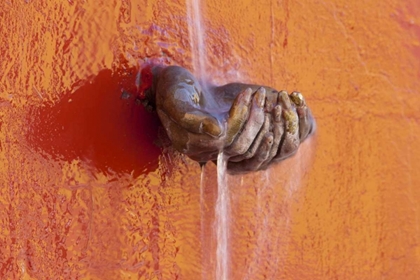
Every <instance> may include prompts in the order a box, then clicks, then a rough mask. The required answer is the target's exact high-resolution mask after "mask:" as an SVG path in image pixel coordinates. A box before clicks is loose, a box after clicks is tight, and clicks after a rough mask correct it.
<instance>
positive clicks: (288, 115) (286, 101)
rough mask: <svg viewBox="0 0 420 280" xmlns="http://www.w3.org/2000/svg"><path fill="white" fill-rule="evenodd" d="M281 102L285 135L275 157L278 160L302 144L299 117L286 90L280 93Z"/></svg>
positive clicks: (293, 151) (292, 152)
mask: <svg viewBox="0 0 420 280" xmlns="http://www.w3.org/2000/svg"><path fill="white" fill-rule="evenodd" d="M279 102H280V103H281V104H282V105H283V119H284V136H283V140H282V142H280V148H279V151H278V152H277V155H276V156H275V158H274V159H275V160H276V161H278V160H282V159H285V158H287V157H289V156H291V155H292V154H294V153H295V152H296V151H297V149H298V147H299V144H300V141H299V118H298V115H297V113H296V111H295V109H294V108H293V106H292V104H291V102H290V98H289V96H288V95H287V92H286V91H281V92H280V93H279Z"/></svg>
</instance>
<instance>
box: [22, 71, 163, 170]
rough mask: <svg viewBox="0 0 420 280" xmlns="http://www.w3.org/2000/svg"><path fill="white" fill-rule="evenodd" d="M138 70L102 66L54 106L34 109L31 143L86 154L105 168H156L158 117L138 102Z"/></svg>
mask: <svg viewBox="0 0 420 280" xmlns="http://www.w3.org/2000/svg"><path fill="white" fill-rule="evenodd" d="M136 73H137V69H135V68H127V67H125V66H124V67H121V68H119V69H114V70H110V69H106V70H102V71H101V72H100V73H99V74H98V75H97V76H96V77H94V78H93V79H92V80H91V81H86V82H84V85H82V86H81V87H79V88H78V89H76V90H75V91H74V92H72V93H68V94H65V95H64V98H62V99H61V101H60V102H59V103H57V104H55V105H54V106H46V107H44V108H41V109H35V110H33V111H32V112H31V114H29V115H28V122H31V123H32V125H31V129H30V132H29V133H28V135H27V139H28V141H29V143H30V144H31V145H32V146H33V147H34V148H36V149H41V150H43V151H44V152H46V153H48V154H50V155H52V156H53V157H54V158H58V159H62V160H66V161H71V160H74V159H82V160H84V161H86V162H89V163H90V164H91V165H92V166H93V167H95V168H98V169H99V170H101V171H104V172H107V171H110V170H112V171H115V172H132V171H134V175H135V176H137V175H139V174H141V173H144V172H150V171H152V170H155V169H156V168H157V166H158V157H159V155H160V154H161V149H160V148H159V147H158V146H157V145H156V143H155V142H156V140H157V136H158V129H159V125H160V121H159V119H158V117H157V114H156V113H152V112H148V111H146V109H144V107H143V106H141V105H139V104H137V103H136V101H135V97H136V96H135V95H136V89H135V76H136ZM29 120H30V121H29Z"/></svg>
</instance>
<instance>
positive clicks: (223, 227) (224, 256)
mask: <svg viewBox="0 0 420 280" xmlns="http://www.w3.org/2000/svg"><path fill="white" fill-rule="evenodd" d="M226 166H227V158H226V157H225V156H224V154H223V152H220V153H219V155H218V157H217V186H218V189H217V200H216V211H215V216H216V217H215V218H216V219H215V229H216V238H217V249H216V279H218V280H225V279H228V276H229V265H228V262H229V223H230V218H229V214H230V213H229V210H230V200H229V192H228V185H227V181H226Z"/></svg>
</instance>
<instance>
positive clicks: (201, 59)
mask: <svg viewBox="0 0 420 280" xmlns="http://www.w3.org/2000/svg"><path fill="white" fill-rule="evenodd" d="M186 5H187V16H188V21H189V24H188V33H189V37H190V44H191V55H192V65H193V72H194V74H195V76H196V77H197V78H198V79H204V78H205V77H206V73H205V65H206V51H205V42H204V36H205V29H204V24H203V22H202V16H201V1H199V0H187V3H186ZM226 164H227V162H226V158H225V156H224V154H223V152H221V153H219V155H218V158H217V187H218V188H217V200H216V206H215V218H214V227H213V230H214V231H215V234H214V236H215V237H216V244H217V245H216V246H217V248H216V279H217V280H226V279H228V277H229V255H230V254H229V244H228V242H229V223H230V219H229V214H230V202H229V193H228V186H227V182H226ZM204 187H205V186H204V166H202V168H201V182H200V208H201V218H202V221H201V232H202V233H201V234H202V235H201V239H202V242H203V243H204V242H206V239H205V233H204V230H205V228H206V227H205V224H204V223H205V220H204V216H205V201H204ZM203 246H206V244H203ZM203 257H204V256H203ZM203 277H205V276H204V275H203Z"/></svg>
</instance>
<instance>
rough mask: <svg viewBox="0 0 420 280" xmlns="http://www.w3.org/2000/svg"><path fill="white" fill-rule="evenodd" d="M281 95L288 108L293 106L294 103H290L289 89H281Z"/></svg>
mask: <svg viewBox="0 0 420 280" xmlns="http://www.w3.org/2000/svg"><path fill="white" fill-rule="evenodd" d="M279 97H280V100H281V101H282V103H283V105H284V107H285V108H286V109H291V108H292V103H290V98H289V95H288V94H287V91H285V90H282V91H280V92H279Z"/></svg>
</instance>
